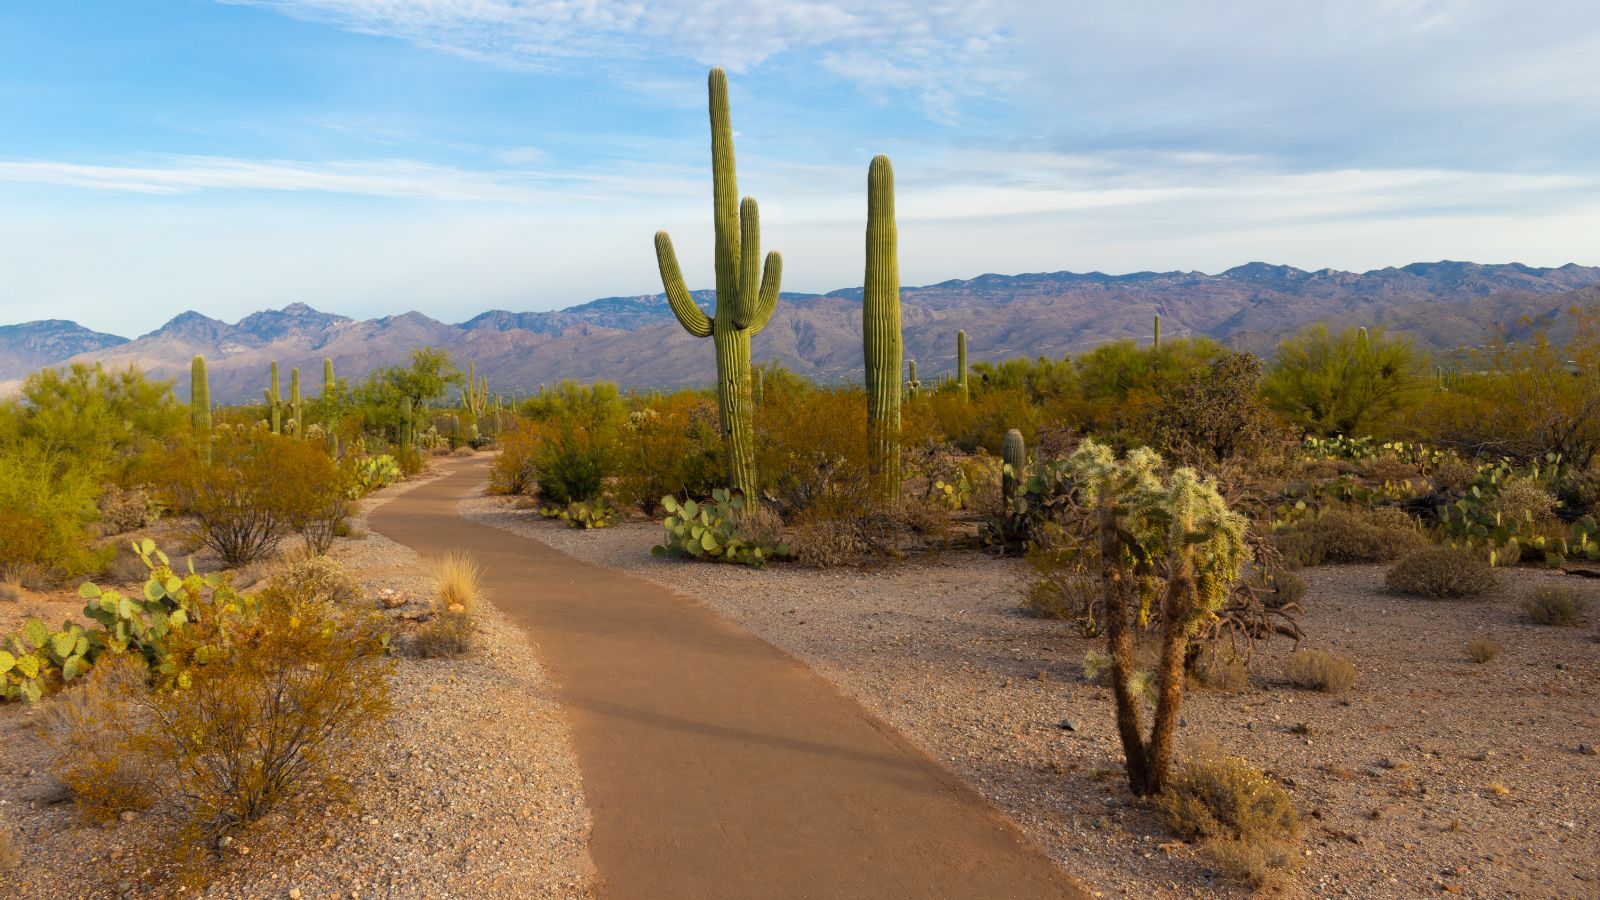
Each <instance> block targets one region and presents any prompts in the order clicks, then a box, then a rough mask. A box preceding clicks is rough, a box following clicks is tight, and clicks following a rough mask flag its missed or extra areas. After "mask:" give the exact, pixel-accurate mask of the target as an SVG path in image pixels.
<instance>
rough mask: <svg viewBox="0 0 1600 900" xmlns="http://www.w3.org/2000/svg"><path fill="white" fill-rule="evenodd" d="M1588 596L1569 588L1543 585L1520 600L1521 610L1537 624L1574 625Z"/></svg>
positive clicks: (1587, 604)
mask: <svg viewBox="0 0 1600 900" xmlns="http://www.w3.org/2000/svg"><path fill="white" fill-rule="evenodd" d="M1588 607H1589V598H1587V597H1584V596H1583V595H1582V594H1579V593H1578V592H1576V591H1573V590H1571V589H1569V588H1564V587H1556V586H1555V585H1545V586H1543V587H1539V588H1535V589H1534V591H1533V593H1531V594H1529V595H1528V596H1527V597H1526V598H1525V599H1524V600H1523V601H1522V611H1523V612H1525V613H1527V614H1528V618H1529V619H1531V620H1533V622H1534V623H1535V624H1538V625H1558V626H1561V625H1576V624H1578V619H1579V618H1580V617H1581V616H1582V615H1583V612H1584V610H1585V609H1587V608H1588Z"/></svg>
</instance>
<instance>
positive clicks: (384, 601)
mask: <svg viewBox="0 0 1600 900" xmlns="http://www.w3.org/2000/svg"><path fill="white" fill-rule="evenodd" d="M378 604H379V605H380V606H382V607H383V608H384V609H399V608H400V607H402V606H405V605H406V592H405V591H402V590H397V589H395V588H384V589H383V590H380V591H378Z"/></svg>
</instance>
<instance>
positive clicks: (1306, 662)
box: [1283, 650, 1356, 694]
mask: <svg viewBox="0 0 1600 900" xmlns="http://www.w3.org/2000/svg"><path fill="white" fill-rule="evenodd" d="M1283 674H1284V677H1286V678H1288V679H1289V681H1290V682H1291V683H1293V684H1294V686H1295V687H1298V688H1304V689H1305V690H1308V691H1322V692H1323V693H1327V694H1339V693H1343V692H1344V691H1345V690H1346V689H1347V688H1349V687H1350V685H1352V684H1355V681H1356V666H1355V663H1353V662H1351V661H1350V659H1349V657H1345V656H1340V655H1339V654H1337V653H1329V652H1328V651H1326V650H1299V651H1296V652H1294V653H1291V654H1289V658H1288V659H1285V660H1284V661H1283Z"/></svg>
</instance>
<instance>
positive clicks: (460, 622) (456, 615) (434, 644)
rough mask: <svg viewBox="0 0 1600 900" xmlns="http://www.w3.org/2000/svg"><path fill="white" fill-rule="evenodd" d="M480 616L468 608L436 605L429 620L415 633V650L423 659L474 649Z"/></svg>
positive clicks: (442, 656)
mask: <svg viewBox="0 0 1600 900" xmlns="http://www.w3.org/2000/svg"><path fill="white" fill-rule="evenodd" d="M476 633H477V620H476V619H474V618H473V615H472V613H471V612H468V611H467V610H465V609H462V610H459V611H457V612H451V611H449V610H447V609H437V608H436V609H435V611H434V613H433V615H432V616H431V617H429V619H428V621H426V622H424V623H422V625H421V626H420V627H418V628H417V631H416V633H415V634H413V635H412V636H411V652H412V653H413V654H414V655H416V656H418V657H421V658H422V659H446V658H452V657H457V656H464V655H466V654H467V653H469V652H471V651H472V640H473V636H474V635H475V634H476Z"/></svg>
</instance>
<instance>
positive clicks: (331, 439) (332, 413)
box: [322, 356, 339, 456]
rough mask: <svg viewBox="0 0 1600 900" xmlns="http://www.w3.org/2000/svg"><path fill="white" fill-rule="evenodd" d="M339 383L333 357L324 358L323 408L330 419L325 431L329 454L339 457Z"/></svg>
mask: <svg viewBox="0 0 1600 900" xmlns="http://www.w3.org/2000/svg"><path fill="white" fill-rule="evenodd" d="M338 393H339V383H338V382H337V381H336V380H334V377H333V357H331V356H324V357H323V358H322V406H323V413H324V415H326V416H327V417H328V421H327V423H326V424H324V425H323V426H322V427H323V430H324V431H326V432H327V437H328V452H329V453H331V454H333V455H334V456H338V455H339V421H338V419H339V417H338V409H337V407H338V403H337V400H338V397H337V394H338Z"/></svg>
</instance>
